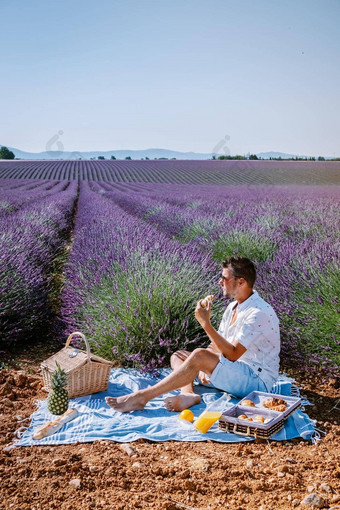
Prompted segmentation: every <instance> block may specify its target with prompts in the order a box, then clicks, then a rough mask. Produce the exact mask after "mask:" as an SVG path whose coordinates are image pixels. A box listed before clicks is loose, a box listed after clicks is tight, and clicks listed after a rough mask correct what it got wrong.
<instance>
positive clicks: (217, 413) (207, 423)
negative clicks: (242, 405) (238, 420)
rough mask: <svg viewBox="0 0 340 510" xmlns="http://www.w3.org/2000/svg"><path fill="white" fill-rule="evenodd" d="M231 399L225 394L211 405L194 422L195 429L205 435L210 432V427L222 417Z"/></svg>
mask: <svg viewBox="0 0 340 510" xmlns="http://www.w3.org/2000/svg"><path fill="white" fill-rule="evenodd" d="M230 398H231V397H230V395H228V393H224V395H222V397H220V398H219V399H217V400H215V402H212V403H211V404H209V405H208V406H207V407H206V409H205V410H204V411H203V413H201V414H200V415H199V417H198V418H196V420H195V421H194V427H195V429H196V430H198V431H199V432H203V434H205V433H206V432H208V430H209V429H210V427H211V426H212V425H213V424H214V423H215V422H216V421H217V420H218V419H219V418H220V417H221V416H222V413H223V411H225V408H226V406H227V402H228V401H229V400H230Z"/></svg>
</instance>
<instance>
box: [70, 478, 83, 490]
mask: <svg viewBox="0 0 340 510" xmlns="http://www.w3.org/2000/svg"><path fill="white" fill-rule="evenodd" d="M69 485H71V487H74V488H75V489H80V485H81V481H80V478H73V479H72V480H71V481H70V482H69Z"/></svg>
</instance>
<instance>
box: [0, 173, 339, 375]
mask: <svg viewBox="0 0 340 510" xmlns="http://www.w3.org/2000/svg"><path fill="white" fill-rule="evenodd" d="M338 190H339V188H338V187H337V186H310V185H309V186H279V185H276V186H269V185H261V183H259V182H258V183H256V185H239V186H235V185H232V186H214V185H192V186H190V185H181V184H166V183H161V182H158V183H157V182H155V183H152V184H151V183H147V182H139V183H137V182H128V183H123V182H113V181H112V179H111V180H103V181H100V180H97V179H94V180H80V181H79V182H78V181H72V180H71V181H67V180H66V181H64V180H61V181H59V180H39V179H38V178H35V179H34V178H33V179H10V178H6V179H2V180H0V224H1V255H0V257H1V268H2V279H1V298H0V299H1V308H0V331H1V342H2V346H3V347H2V348H6V345H8V344H9V343H11V342H18V341H20V340H21V341H22V340H23V339H24V341H29V340H30V339H33V338H34V337H35V336H36V335H45V336H46V338H47V337H53V338H58V339H59V340H60V341H65V338H66V335H67V334H68V333H70V332H72V331H74V330H81V331H83V332H84V333H85V334H86V335H87V336H88V338H89V339H90V341H91V347H92V349H93V351H95V352H98V353H99V354H101V355H103V356H105V357H107V358H110V359H114V360H117V362H119V363H120V364H123V365H126V366H136V367H141V368H143V369H146V370H150V369H156V368H158V367H160V366H164V365H166V364H167V363H168V362H169V356H170V354H171V353H172V352H173V351H174V350H176V349H178V348H183V347H186V348H188V349H189V350H190V349H194V348H195V347H197V346H202V345H203V346H204V345H206V344H207V339H206V338H204V336H203V335H202V330H201V329H200V327H199V326H198V323H196V321H195V319H194V313H193V312H194V308H195V304H196V302H197V300H198V299H200V298H202V297H203V296H204V295H206V294H208V293H216V292H217V293H218V284H217V282H218V276H219V274H220V263H221V261H222V260H223V259H224V258H225V257H227V256H229V255H232V254H240V255H244V256H248V257H250V258H251V259H253V260H254V262H255V263H256V265H257V269H258V281H257V289H258V291H259V293H260V294H261V295H262V296H263V297H264V298H265V299H266V300H268V301H269V302H270V303H271V304H272V306H273V307H274V308H275V310H276V312H277V313H278V316H279V318H280V322H281V333H282V352H281V362H282V367H283V368H286V367H289V366H293V367H294V366H295V367H299V368H301V369H302V368H306V369H309V370H319V369H320V367H321V368H322V369H323V370H324V372H325V373H327V372H328V373H329V374H331V373H332V372H334V371H336V370H338V366H339V363H340V348H339V343H340V342H339V340H337V336H336V335H337V323H338V320H337V317H338V315H337V314H338V312H339V302H338V296H339V291H340V286H339V285H340V284H339V282H340V278H339V276H340V275H339V200H338V199H339V191H338ZM226 304H227V303H226V301H225V300H224V299H223V298H222V296H221V295H220V294H218V299H217V300H216V302H215V303H214V307H213V323H214V325H215V326H217V325H218V322H219V320H220V318H221V314H222V311H223V310H224V308H225V306H226Z"/></svg>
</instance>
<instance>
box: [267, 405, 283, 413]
mask: <svg viewBox="0 0 340 510" xmlns="http://www.w3.org/2000/svg"><path fill="white" fill-rule="evenodd" d="M270 409H271V410H272V411H278V412H279V413H283V412H284V411H285V410H286V409H287V407H286V406H285V405H284V404H281V405H280V406H274V407H271V408H270Z"/></svg>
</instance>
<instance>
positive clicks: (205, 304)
mask: <svg viewBox="0 0 340 510" xmlns="http://www.w3.org/2000/svg"><path fill="white" fill-rule="evenodd" d="M214 299H215V296H214V295H213V294H210V295H209V296H206V297H205V298H204V299H202V301H201V307H202V308H207V307H208V305H209V303H210V305H211V303H212V302H213V301H214Z"/></svg>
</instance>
